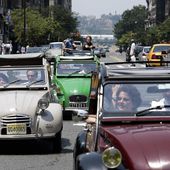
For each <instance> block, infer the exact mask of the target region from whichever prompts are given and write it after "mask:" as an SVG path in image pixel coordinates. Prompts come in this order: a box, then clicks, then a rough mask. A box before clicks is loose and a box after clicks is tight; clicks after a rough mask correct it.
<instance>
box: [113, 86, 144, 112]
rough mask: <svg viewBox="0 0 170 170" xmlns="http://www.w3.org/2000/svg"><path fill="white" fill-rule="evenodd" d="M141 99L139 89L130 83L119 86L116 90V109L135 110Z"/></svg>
mask: <svg viewBox="0 0 170 170" xmlns="http://www.w3.org/2000/svg"><path fill="white" fill-rule="evenodd" d="M141 101H142V100H141V96H140V93H139V91H138V90H137V89H136V87H134V86H132V85H126V86H125V85H124V86H121V87H120V88H119V89H118V90H117V92H116V101H115V102H116V109H117V110H119V111H136V110H137V108H138V107H139V105H140V104H141Z"/></svg>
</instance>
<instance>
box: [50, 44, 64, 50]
mask: <svg viewBox="0 0 170 170" xmlns="http://www.w3.org/2000/svg"><path fill="white" fill-rule="evenodd" d="M54 48H55V49H61V50H63V48H64V43H63V42H50V44H49V49H54Z"/></svg>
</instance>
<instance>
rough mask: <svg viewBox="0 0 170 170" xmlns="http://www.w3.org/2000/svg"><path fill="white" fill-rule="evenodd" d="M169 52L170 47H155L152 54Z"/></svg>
mask: <svg viewBox="0 0 170 170" xmlns="http://www.w3.org/2000/svg"><path fill="white" fill-rule="evenodd" d="M168 50H170V46H155V48H154V50H153V52H161V51H168Z"/></svg>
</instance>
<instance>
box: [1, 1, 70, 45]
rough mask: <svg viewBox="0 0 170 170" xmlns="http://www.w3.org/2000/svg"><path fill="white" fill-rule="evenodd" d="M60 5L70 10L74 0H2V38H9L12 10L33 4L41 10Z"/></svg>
mask: <svg viewBox="0 0 170 170" xmlns="http://www.w3.org/2000/svg"><path fill="white" fill-rule="evenodd" d="M58 5H60V6H61V7H63V8H65V9H66V10H68V11H70V12H71V10H72V0H0V40H2V41H3V42H6V41H8V40H9V33H10V30H9V26H10V11H11V10H13V9H16V8H26V7H28V6H31V7H36V8H37V9H40V11H41V9H42V8H45V7H48V6H58Z"/></svg>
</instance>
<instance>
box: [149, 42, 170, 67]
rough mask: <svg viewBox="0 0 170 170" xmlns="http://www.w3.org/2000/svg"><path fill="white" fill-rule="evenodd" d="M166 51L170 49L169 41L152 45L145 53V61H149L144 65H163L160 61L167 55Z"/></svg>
mask: <svg viewBox="0 0 170 170" xmlns="http://www.w3.org/2000/svg"><path fill="white" fill-rule="evenodd" d="M168 51H170V43H161V44H154V45H152V47H151V49H150V51H149V53H148V55H147V61H148V62H149V63H148V64H147V65H146V66H162V65H164V64H163V63H161V61H163V60H164V59H165V57H167V55H166V53H167V52H168ZM165 52H166V53H165ZM154 62H155V63H154Z"/></svg>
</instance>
